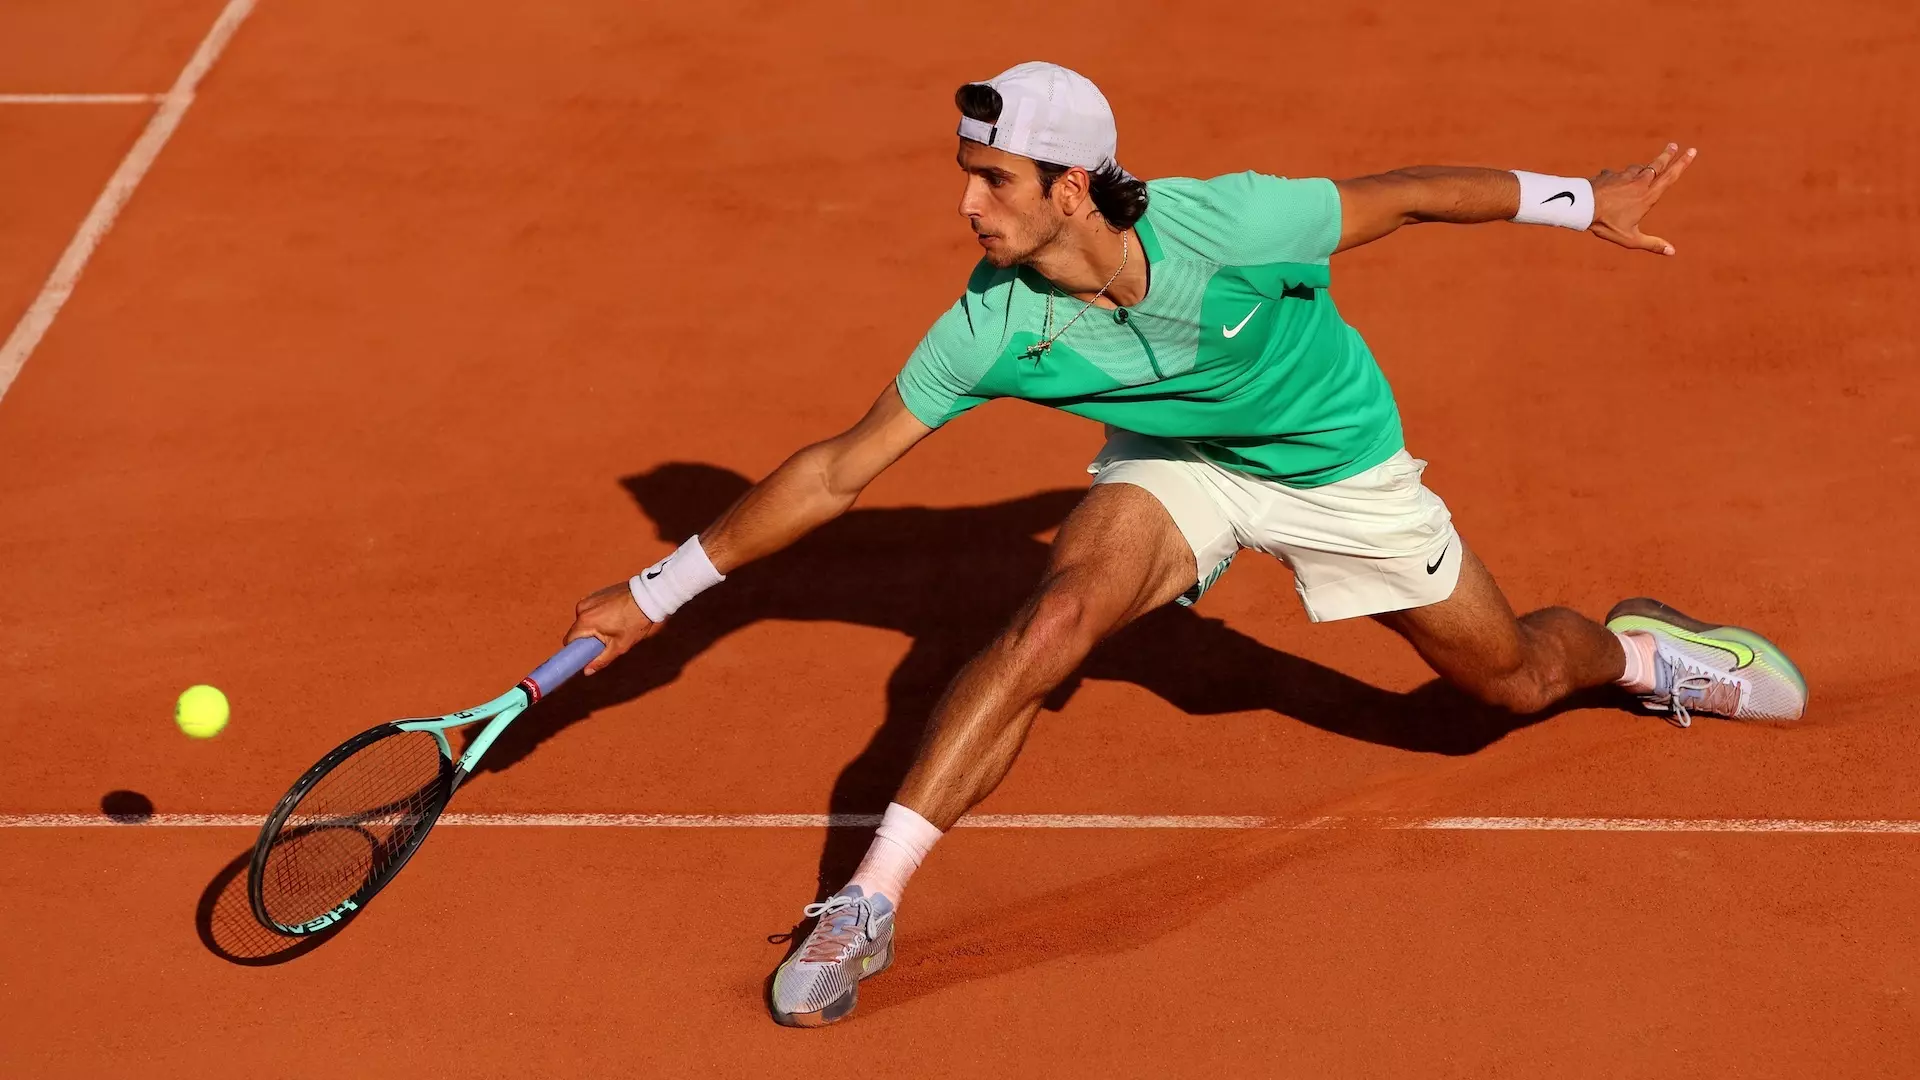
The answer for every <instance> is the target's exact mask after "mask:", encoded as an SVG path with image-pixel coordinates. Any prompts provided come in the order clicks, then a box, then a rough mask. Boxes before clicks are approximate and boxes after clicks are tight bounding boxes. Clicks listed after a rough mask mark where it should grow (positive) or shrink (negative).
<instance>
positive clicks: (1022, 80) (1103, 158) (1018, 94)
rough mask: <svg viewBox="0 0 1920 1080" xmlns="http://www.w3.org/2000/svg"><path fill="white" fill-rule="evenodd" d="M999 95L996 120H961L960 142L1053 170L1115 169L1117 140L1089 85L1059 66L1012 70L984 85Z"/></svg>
mask: <svg viewBox="0 0 1920 1080" xmlns="http://www.w3.org/2000/svg"><path fill="white" fill-rule="evenodd" d="M986 85H988V86H991V87H993V88H994V89H995V90H998V91H999V92H1000V119H999V120H998V121H997V122H995V123H992V124H989V123H986V122H984V121H980V120H975V119H973V118H972V117H970V116H963V117H961V118H960V132H959V134H960V137H961V138H963V139H971V140H973V141H974V142H977V143H981V144H983V145H986V146H991V147H993V148H994V149H995V150H1005V151H1006V152H1007V153H1009V154H1019V155H1020V156H1021V157H1029V158H1032V159H1034V160H1035V161H1045V162H1048V163H1050V164H1053V165H1078V166H1080V167H1081V168H1083V169H1098V168H1100V167H1101V166H1103V165H1110V164H1113V163H1114V154H1115V153H1116V152H1117V150H1118V148H1119V142H1120V134H1119V132H1118V130H1116V129H1115V127H1114V125H1113V109H1112V108H1110V107H1109V106H1108V105H1107V98H1106V95H1104V94H1102V93H1101V92H1100V88H1099V87H1097V86H1095V85H1093V80H1092V79H1089V78H1087V77H1086V76H1085V75H1082V74H1080V73H1079V72H1077V71H1069V70H1068V69H1066V68H1063V67H1061V66H1060V65H1059V64H1044V63H1040V62H1038V61H1034V62H1030V63H1025V64H1015V65H1014V66H1013V67H1010V68H1008V69H1007V70H1005V71H1003V72H1001V73H1000V74H998V75H995V76H994V77H993V78H991V79H988V80H987V82H986Z"/></svg>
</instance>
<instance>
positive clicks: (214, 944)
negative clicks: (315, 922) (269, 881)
mask: <svg viewBox="0 0 1920 1080" xmlns="http://www.w3.org/2000/svg"><path fill="white" fill-rule="evenodd" d="M252 861H253V845H251V844H249V845H247V847H246V849H245V850H244V851H242V852H240V854H238V855H235V856H234V857H233V860H232V861H231V862H229V863H227V864H226V865H225V866H223V867H221V868H220V871H219V873H217V874H215V875H213V880H212V881H209V882H207V887H206V888H205V889H204V890H202V891H201V893H200V902H199V904H198V905H196V907H195V908H194V913H193V925H194V929H195V930H196V931H197V932H198V933H199V935H200V944H201V945H202V946H204V947H205V948H206V950H207V951H208V952H210V953H212V954H213V955H215V956H217V957H219V958H220V959H222V960H225V961H226V962H227V963H229V964H237V965H240V966H241V967H272V966H273V965H275V964H284V963H286V962H287V961H289V960H297V959H299V958H300V957H302V956H305V955H306V954H308V953H310V952H312V951H313V950H315V949H317V948H319V947H320V946H322V945H324V944H326V943H327V942H328V941H331V940H332V939H333V936H334V935H335V934H337V933H339V932H340V930H341V928H342V927H344V926H346V925H347V923H350V922H352V921H353V920H352V918H350V917H349V918H347V919H344V920H342V921H341V922H339V923H337V924H335V925H334V926H332V927H329V928H328V929H326V930H324V931H322V932H320V933H318V934H314V935H311V936H309V937H304V938H290V937H284V936H282V935H280V934H276V933H274V932H273V931H271V930H268V929H267V928H266V927H264V926H261V925H260V923H259V920H257V919H255V918H254V917H253V907H252V905H251V904H250V903H249V902H248V900H247V866H248V864H250V863H252Z"/></svg>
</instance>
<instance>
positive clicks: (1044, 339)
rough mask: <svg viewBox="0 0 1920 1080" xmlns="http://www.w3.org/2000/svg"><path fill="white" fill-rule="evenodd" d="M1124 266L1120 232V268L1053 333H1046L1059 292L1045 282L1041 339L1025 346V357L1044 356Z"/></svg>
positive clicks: (1124, 238)
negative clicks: (1045, 301)
mask: <svg viewBox="0 0 1920 1080" xmlns="http://www.w3.org/2000/svg"><path fill="white" fill-rule="evenodd" d="M1126 268H1127V234H1126V233H1121V234H1120V269H1119V270H1115V271H1114V272H1113V276H1112V277H1110V278H1108V279H1107V283H1106V284H1105V285H1102V286H1100V291H1099V292H1097V293H1094V294H1093V299H1092V300H1089V301H1087V302H1086V303H1085V304H1082V305H1081V306H1080V310H1079V311H1076V312H1074V313H1073V318H1071V319H1068V320H1067V325H1065V326H1063V327H1061V328H1060V329H1059V330H1058V331H1057V332H1055V333H1053V334H1048V333H1047V331H1049V330H1052V329H1053V297H1054V294H1055V293H1057V292H1059V291H1060V290H1058V289H1056V288H1054V285H1053V282H1052V281H1051V280H1049V281H1048V282H1047V321H1046V322H1045V324H1043V325H1042V326H1041V327H1040V334H1041V339H1040V340H1039V341H1036V342H1034V343H1033V344H1031V345H1029V346H1027V351H1026V352H1025V353H1024V354H1023V355H1024V356H1025V357H1026V359H1028V360H1038V359H1040V358H1041V357H1042V356H1045V355H1046V353H1047V350H1048V349H1051V348H1053V343H1054V342H1056V341H1058V340H1060V335H1061V334H1064V333H1066V332H1067V331H1069V330H1071V329H1073V324H1074V323H1077V322H1079V321H1080V316H1082V315H1085V314H1086V313H1087V309H1088V308H1090V307H1092V306H1093V305H1094V302H1095V301H1097V300H1099V299H1100V298H1101V297H1103V296H1105V295H1107V290H1108V289H1111V288H1113V283H1114V282H1116V281H1119V280H1120V273H1121V271H1123V270H1125V269H1126Z"/></svg>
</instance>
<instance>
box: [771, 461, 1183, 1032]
mask: <svg viewBox="0 0 1920 1080" xmlns="http://www.w3.org/2000/svg"><path fill="white" fill-rule="evenodd" d="M1195 573H1196V567H1195V565H1194V556H1193V548H1192V547H1191V546H1190V545H1189V544H1188V543H1187V541H1186V540H1185V538H1183V537H1182V536H1181V535H1180V531H1179V530H1178V529H1177V528H1175V527H1174V524H1173V519H1172V518H1170V517H1169V516H1168V515H1167V512H1166V510H1165V509H1164V508H1163V507H1162V506H1161V505H1160V503H1159V501H1158V500H1156V499H1155V498H1154V497H1153V496H1152V495H1151V494H1149V493H1148V492H1147V491H1146V490H1144V489H1142V488H1138V487H1134V486H1133V485H1131V484H1100V485H1096V486H1095V487H1094V488H1093V489H1092V490H1091V491H1089V492H1088V493H1087V496H1086V498H1085V499H1083V500H1082V501H1081V503H1080V505H1079V506H1077V507H1076V508H1075V509H1074V511H1073V513H1072V514H1070V515H1068V517H1067V520H1066V522H1065V523H1064V524H1062V525H1061V527H1060V533H1059V536H1058V537H1057V538H1056V539H1055V540H1054V543H1053V552H1052V555H1051V557H1050V558H1049V560H1048V565H1047V571H1046V574H1045V576H1044V577H1043V578H1042V579H1041V581H1040V585H1039V587H1038V588H1037V589H1036V590H1035V591H1034V593H1033V595H1032V596H1031V597H1029V598H1028V600H1027V602H1026V603H1025V604H1024V605H1022V607H1021V608H1020V611H1019V613H1018V614H1016V615H1015V616H1014V617H1013V621H1012V622H1011V623H1010V624H1009V625H1008V626H1007V628H1006V629H1004V630H1002V631H1001V632H1000V634H999V636H998V637H996V638H995V639H994V640H993V642H992V644H990V645H988V646H987V647H986V648H985V649H984V650H982V651H981V653H980V654H979V655H978V656H976V657H974V658H973V659H972V660H971V661H969V662H968V664H967V666H966V667H965V668H963V669H961V671H960V674H959V675H958V676H957V677H955V679H954V681H953V683H952V685H951V686H949V687H948V689H947V693H946V695H945V696H944V697H942V698H941V700H940V703H939V705H937V706H936V707H935V708H934V712H933V717H932V719H931V721H930V722H929V723H928V726H927V734H926V737H925V740H924V742H922V744H921V747H920V751H919V755H918V757H917V758H916V759H915V761H914V763H913V766H912V768H911V769H909V770H908V772H907V776H906V780H905V781H904V782H903V784H902V785H901V788H900V793H899V795H898V796H897V797H896V800H895V802H894V804H893V805H892V806H889V807H888V808H887V814H886V816H885V817H884V818H883V819H882V821H881V825H880V830H879V833H878V835H877V836H876V838H875V841H874V844H873V847H872V848H871V849H870V850H869V852H868V854H867V858H866V859H865V860H864V861H863V862H862V863H861V864H860V869H859V870H858V871H857V872H856V873H855V874H854V877H853V881H852V882H851V883H849V884H848V885H847V887H846V888H844V889H842V890H840V892H838V893H836V894H834V895H833V896H832V897H830V898H828V899H827V900H826V901H824V902H822V903H819V904H811V905H808V907H807V914H808V915H810V916H817V917H818V918H819V922H818V923H816V924H815V926H814V928H813V930H812V932H811V933H809V934H808V936H807V939H806V941H805V942H803V943H802V945H801V946H800V948H799V949H798V950H796V951H795V952H794V953H793V955H792V956H790V957H788V958H787V960H786V962H785V963H783V964H781V965H780V969H779V970H778V971H777V972H775V973H774V980H773V987H772V1003H771V1004H772V1009H773V1015H774V1019H775V1020H778V1021H779V1022H780V1023H783V1024H790V1025H794V1026H802V1027H813V1026H818V1025H822V1024H829V1023H832V1022H833V1021H835V1020H839V1019H841V1018H843V1017H845V1016H847V1015H848V1014H849V1013H851V1012H852V1011H853V1007H854V1005H855V1003H856V1002H857V1001H858V987H859V983H860V980H861V979H864V978H867V977H868V976H871V975H877V974H879V973H880V972H882V971H884V970H886V968H887V966H888V965H889V964H891V963H892V962H893V914H894V907H895V904H896V903H897V902H898V901H899V898H900V892H901V889H902V888H903V887H904V885H905V883H906V880H907V877H908V875H909V874H911V873H912V872H913V870H914V869H915V868H916V867H917V866H918V865H919V863H920V860H921V859H922V858H923V857H924V856H925V855H926V852H927V849H929V848H930V847H932V844H933V841H934V840H936V839H938V838H939V835H940V833H941V832H942V831H944V830H946V829H948V828H950V827H951V826H952V825H953V823H954V822H955V821H957V820H959V818H960V815H962V814H964V813H966V812H967V810H968V809H970V808H971V807H973V805H974V804H976V803H978V802H979V801H980V800H982V799H984V798H986V797H987V795H988V793H990V792H991V791H993V789H994V788H995V787H997V786H999V783H1000V781H1001V779H1002V778H1004V777H1005V776H1006V775H1007V770H1009V769H1011V768H1012V767H1013V759H1014V758H1015V757H1017V756H1019V753H1020V746H1021V744H1022V743H1024V742H1025V741H1026V737H1027V731H1028V729H1029V728H1031V727H1032V726H1033V719H1034V716H1035V715H1036V714H1037V713H1038V712H1039V710H1040V704H1041V702H1042V701H1044V700H1045V699H1046V696H1047V694H1048V693H1049V692H1051V691H1052V690H1053V689H1054V688H1055V687H1056V686H1058V685H1060V683H1061V682H1063V681H1064V680H1065V679H1066V678H1067V676H1068V675H1071V674H1072V673H1073V671H1074V669H1075V668H1077V667H1079V666H1080V663H1081V661H1082V660H1084V659H1085V658H1086V655H1087V653H1088V652H1090V651H1092V649H1093V647H1094V646H1095V645H1097V644H1099V643H1100V641H1101V639H1103V638H1105V637H1106V636H1107V635H1109V634H1111V633H1113V632H1114V631H1115V630H1118V629H1119V628H1120V627H1122V626H1125V625H1126V624H1127V623H1129V622H1131V621H1132V620H1134V619H1136V618H1138V617H1139V616H1141V615H1143V614H1145V613H1146V612H1148V611H1151V610H1152V609H1154V608H1156V607H1159V606H1160V605H1162V604H1166V603H1170V602H1172V601H1173V599H1174V598H1175V597H1177V596H1179V595H1180V594H1181V593H1182V592H1184V591H1186V590H1187V589H1188V588H1189V587H1191V586H1192V585H1193V583H1194V579H1195Z"/></svg>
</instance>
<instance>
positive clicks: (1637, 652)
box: [1613, 630, 1654, 694]
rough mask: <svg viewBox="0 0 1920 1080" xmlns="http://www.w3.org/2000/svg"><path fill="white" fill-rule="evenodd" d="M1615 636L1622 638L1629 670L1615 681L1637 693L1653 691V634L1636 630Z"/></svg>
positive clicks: (1622, 646)
mask: <svg viewBox="0 0 1920 1080" xmlns="http://www.w3.org/2000/svg"><path fill="white" fill-rule="evenodd" d="M1613 636H1614V637H1617V638H1619V639H1620V648H1621V649H1622V650H1623V651H1624V652H1625V653H1626V654H1627V670H1626V671H1625V672H1624V673H1623V674H1622V675H1621V676H1620V678H1619V679H1617V680H1615V681H1616V682H1618V683H1619V684H1620V685H1621V686H1624V687H1626V688H1627V689H1628V690H1629V691H1630V692H1632V693H1635V694H1648V693H1652V692H1653V652H1654V640H1653V635H1652V634H1647V633H1642V632H1640V631H1638V630H1634V631H1629V632H1628V633H1625V634H1615V635H1613Z"/></svg>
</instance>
